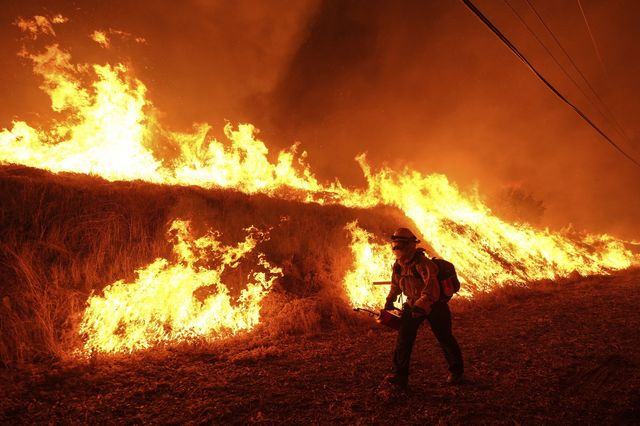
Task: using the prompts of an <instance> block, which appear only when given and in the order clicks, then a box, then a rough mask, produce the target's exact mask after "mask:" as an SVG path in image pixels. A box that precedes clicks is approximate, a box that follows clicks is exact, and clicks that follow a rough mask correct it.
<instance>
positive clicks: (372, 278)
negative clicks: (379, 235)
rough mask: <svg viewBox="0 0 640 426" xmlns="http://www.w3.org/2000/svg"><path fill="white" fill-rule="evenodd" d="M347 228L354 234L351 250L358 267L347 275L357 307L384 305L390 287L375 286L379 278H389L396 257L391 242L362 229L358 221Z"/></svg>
mask: <svg viewBox="0 0 640 426" xmlns="http://www.w3.org/2000/svg"><path fill="white" fill-rule="evenodd" d="M345 229H346V230H347V231H348V232H349V233H350V235H351V253H352V254H353V257H354V262H353V264H354V267H353V268H352V269H351V270H349V271H348V272H347V273H346V275H345V277H344V285H345V289H346V291H347V296H348V297H349V300H350V302H351V305H352V306H353V307H365V308H370V309H376V308H381V307H382V306H383V305H384V301H385V299H386V297H387V294H388V293H389V287H388V286H385V285H374V284H373V283H374V282H376V281H388V280H389V279H390V275H391V265H393V263H394V261H395V258H394V257H393V253H392V252H391V250H390V249H389V247H388V244H384V243H377V242H375V237H374V235H372V234H371V233H369V232H367V231H366V230H364V229H362V228H360V227H359V226H358V223H357V222H351V223H348V224H347V226H346V227H345Z"/></svg>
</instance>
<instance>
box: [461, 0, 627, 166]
mask: <svg viewBox="0 0 640 426" xmlns="http://www.w3.org/2000/svg"><path fill="white" fill-rule="evenodd" d="M462 2H463V3H464V4H465V6H467V8H469V10H471V11H472V12H473V13H474V14H475V15H476V16H477V17H478V18H479V19H480V20H481V21H482V22H483V23H484V24H485V25H486V26H487V27H489V29H490V30H491V31H492V32H493V33H494V34H495V35H496V36H497V37H498V38H499V39H500V40H501V41H502V42H503V43H504V44H505V45H506V46H507V47H508V48H509V49H511V51H512V52H513V53H514V54H515V55H516V56H517V57H518V58H519V59H520V60H521V61H522V62H524V63H525V64H526V65H527V67H529V69H530V70H531V71H532V72H533V73H534V74H535V75H536V76H537V77H538V78H539V79H540V80H541V81H542V82H543V83H544V84H545V85H546V86H547V87H548V88H549V89H550V90H551V91H552V92H553V93H555V94H556V96H558V97H559V98H560V99H561V100H562V101H564V102H565V103H566V104H567V105H569V106H570V107H571V108H572V109H573V110H574V111H575V112H576V113H577V114H578V115H579V116H580V117H581V118H582V119H583V120H584V121H586V122H587V123H588V124H589V125H590V126H591V127H592V128H593V129H594V130H595V131H596V132H598V133H599V134H600V135H601V136H602V137H603V138H604V139H605V140H606V141H607V142H609V143H610V144H611V145H612V146H613V147H614V148H615V149H616V150H618V151H619V152H620V153H621V154H622V155H624V156H625V157H626V158H627V159H628V160H629V161H631V162H632V163H633V164H635V165H636V166H638V167H640V162H638V161H637V160H636V159H635V158H633V157H631V156H630V155H629V154H627V153H626V152H625V151H624V150H623V149H622V148H620V147H619V146H618V145H617V144H616V143H615V142H614V141H613V140H612V139H611V138H610V137H609V136H607V134H606V133H605V132H603V131H602V130H601V129H600V127H598V126H597V125H596V124H595V123H594V122H593V121H591V120H590V119H589V117H587V116H586V115H585V114H584V113H583V112H582V111H581V110H580V109H579V108H578V107H577V106H575V105H574V104H573V103H572V102H571V101H569V100H568V99H567V98H566V97H564V95H562V93H560V92H559V91H558V90H557V89H556V88H555V87H554V86H553V85H552V84H551V83H549V81H548V80H547V79H546V78H544V76H543V75H542V74H540V73H539V72H538V70H537V69H536V68H535V67H534V66H533V65H532V64H531V62H529V60H528V59H527V58H526V57H525V56H524V55H523V54H522V53H521V52H520V51H519V50H518V48H517V47H516V46H515V45H514V44H513V43H511V41H509V39H508V38H507V37H506V36H505V35H504V34H502V32H501V31H500V30H499V29H498V28H497V27H496V26H495V25H493V24H492V23H491V21H490V20H489V19H488V18H487V17H486V16H485V15H484V14H483V13H482V12H481V11H480V9H478V8H477V7H476V6H475V5H474V4H473V3H472V2H471V0H462Z"/></svg>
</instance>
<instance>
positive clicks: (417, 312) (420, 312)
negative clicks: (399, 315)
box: [411, 306, 427, 318]
mask: <svg viewBox="0 0 640 426" xmlns="http://www.w3.org/2000/svg"><path fill="white" fill-rule="evenodd" d="M425 315H427V313H426V312H425V311H424V309H422V308H421V307H419V306H414V307H413V308H411V316H412V317H413V318H420V317H423V316H425Z"/></svg>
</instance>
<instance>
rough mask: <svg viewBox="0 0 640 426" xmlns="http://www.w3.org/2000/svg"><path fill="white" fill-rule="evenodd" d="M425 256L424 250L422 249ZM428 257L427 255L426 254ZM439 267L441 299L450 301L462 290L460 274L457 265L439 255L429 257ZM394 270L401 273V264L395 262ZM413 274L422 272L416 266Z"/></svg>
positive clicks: (417, 274)
mask: <svg viewBox="0 0 640 426" xmlns="http://www.w3.org/2000/svg"><path fill="white" fill-rule="evenodd" d="M422 255H423V256H424V250H423V251H422ZM425 257H426V256H425ZM427 259H429V260H430V261H432V262H433V263H435V264H436V266H437V267H438V283H440V300H442V301H445V302H448V301H449V300H451V297H453V295H454V294H455V293H457V292H458V291H459V290H460V280H459V279H458V274H456V267H455V266H453V263H451V262H449V261H448V260H444V259H440V258H438V257H431V258H427ZM393 270H394V272H396V273H398V274H399V273H400V265H398V263H397V262H396V263H394V265H393ZM413 274H414V276H416V277H420V273H418V270H417V269H416V268H415V267H414V268H413Z"/></svg>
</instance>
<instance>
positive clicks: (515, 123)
mask: <svg viewBox="0 0 640 426" xmlns="http://www.w3.org/2000/svg"><path fill="white" fill-rule="evenodd" d="M478 3H479V5H480V6H481V8H482V9H483V10H485V11H486V12H487V14H488V15H489V16H490V17H491V18H492V19H493V20H494V21H495V22H496V24H497V25H498V26H499V27H500V28H501V29H503V30H504V32H505V33H506V34H507V35H508V36H509V37H510V38H512V40H513V41H514V42H515V43H516V44H517V45H518V46H520V47H521V48H522V50H524V52H525V53H526V54H527V55H529V56H530V58H531V59H532V60H533V62H534V63H535V64H536V65H537V66H539V67H540V68H541V70H542V72H543V74H544V75H546V76H547V77H549V78H550V79H551V81H553V82H554V83H555V84H557V85H558V87H559V88H560V90H561V91H562V92H563V93H565V94H566V95H567V96H569V98H570V99H572V100H575V101H576V103H577V104H578V105H579V106H580V107H581V108H583V109H584V110H585V111H586V112H587V113H588V114H589V115H590V116H593V118H594V119H595V120H596V121H597V122H598V123H599V124H600V125H602V126H603V127H604V128H605V130H606V131H607V132H608V133H610V134H611V135H612V136H613V137H614V138H616V140H619V141H620V144H621V145H622V146H623V147H624V148H625V149H626V150H628V151H629V152H630V153H632V154H635V155H636V157H637V158H640V149H638V148H640V143H639V141H638V138H637V136H636V135H637V132H638V131H639V130H640V129H639V128H633V126H634V125H635V120H634V117H635V115H636V114H637V113H638V112H640V111H638V109H639V106H638V105H637V103H635V102H634V99H636V98H637V95H639V94H640V87H638V85H637V83H636V82H635V80H636V79H635V77H634V75H635V74H634V73H632V72H629V69H627V70H624V69H622V68H629V66H628V65H629V58H638V57H639V56H638V53H640V52H638V46H637V45H636V44H635V43H634V42H633V40H634V39H636V38H635V37H632V35H634V34H636V33H637V32H638V29H637V27H636V26H635V25H633V24H632V21H633V19H631V18H629V15H631V16H635V17H637V16H638V13H640V10H639V8H638V7H637V6H635V5H634V4H632V3H631V2H622V3H624V5H623V4H622V3H621V4H618V5H603V4H599V5H596V4H589V3H587V2H584V3H585V8H586V11H587V13H590V17H591V18H592V19H590V24H591V26H592V28H593V29H594V32H595V33H596V35H598V36H599V37H600V38H599V40H598V41H599V44H600V47H601V48H602V51H603V52H605V53H604V55H603V56H604V59H605V60H606V61H607V63H608V64H609V66H608V68H607V69H608V72H609V74H608V75H603V74H602V70H601V68H600V67H599V65H598V62H597V60H596V57H595V56H594V52H593V48H592V46H591V42H590V40H589V38H588V35H587V34H586V32H585V31H586V30H585V28H584V22H583V21H582V17H581V15H580V12H579V10H578V9H575V10H573V9H572V7H573V5H568V4H558V5H555V6H554V5H551V4H545V5H544V7H539V8H538V9H539V12H540V13H541V14H542V15H543V16H544V17H545V18H547V19H546V22H547V24H548V25H549V26H550V27H551V28H552V29H554V31H555V33H556V36H557V37H558V38H559V39H560V40H561V41H562V42H563V44H564V47H565V49H567V51H569V52H570V53H571V55H572V58H573V60H574V61H575V62H576V63H577V64H578V66H580V68H581V70H582V72H583V73H584V74H585V75H586V76H587V78H589V80H590V83H591V84H592V85H593V86H594V87H595V89H596V90H597V91H598V93H599V95H600V96H601V97H602V98H603V99H604V100H605V101H606V102H607V103H608V104H609V105H610V107H611V109H612V110H613V111H614V113H615V115H616V116H617V118H618V120H619V121H620V122H621V123H622V124H623V126H625V127H626V131H627V133H629V134H630V135H631V136H632V139H633V138H635V142H633V141H632V143H631V144H629V143H626V142H625V141H624V140H621V139H620V137H619V136H618V134H617V133H615V131H614V129H613V128H612V126H610V125H609V123H608V122H607V121H605V120H604V119H603V118H602V117H601V116H599V115H598V111H597V110H596V109H595V108H594V107H593V106H592V105H591V103H589V102H588V101H587V100H585V99H584V97H583V95H582V94H581V93H580V91H579V90H578V89H576V88H575V87H574V86H573V83H572V82H571V81H570V80H569V79H568V78H567V77H566V76H565V75H564V74H563V73H562V72H561V71H560V69H559V68H558V67H557V65H556V64H555V63H553V61H552V60H551V58H550V56H549V54H548V53H547V52H546V51H544V50H543V49H542V48H541V47H540V46H538V45H537V44H536V42H535V39H533V37H532V36H531V34H529V33H528V32H527V30H526V28H525V27H523V26H522V25H521V24H520V22H519V21H517V17H516V16H515V15H513V14H512V12H511V11H510V9H508V8H507V7H506V6H505V5H504V4H503V3H493V4H491V3H488V2H484V3H482V2H478ZM511 3H513V5H514V7H516V9H517V10H519V11H520V13H521V14H522V15H523V17H525V18H526V19H527V20H528V22H530V23H531V25H532V27H533V28H534V29H536V30H537V32H539V33H542V30H544V28H543V27H540V24H539V23H538V24H537V25H538V26H536V25H534V24H535V23H536V21H534V15H533V14H532V12H531V11H530V10H527V8H526V5H525V4H524V3H520V2H511ZM534 3H535V2H534ZM622 6H627V7H622ZM543 40H544V41H545V42H546V43H547V44H549V45H551V46H553V45H552V44H551V43H552V42H553V40H552V39H550V36H548V35H547V36H546V38H544V37H543ZM554 54H555V55H556V56H557V57H558V58H560V61H561V63H562V64H563V65H564V66H565V67H568V66H569V64H568V63H567V60H566V59H564V60H563V58H562V52H561V51H560V50H559V48H557V47H555V50H554ZM632 62H638V60H637V59H633V61H632ZM635 68H637V64H633V67H632V69H635ZM573 74H574V76H575V77H574V78H575V79H579V77H578V76H577V74H576V73H575V71H574V72H573ZM583 85H584V84H583ZM585 90H587V89H585ZM634 95H635V96H634ZM270 102H271V107H270V108H268V111H269V112H270V117H269V118H270V120H271V121H270V123H271V124H270V127H269V130H268V132H269V133H268V136H266V137H265V139H266V140H273V139H276V138H277V137H278V136H280V137H282V136H283V135H284V138H285V139H299V140H301V141H302V142H303V147H304V148H305V149H307V150H308V151H309V153H310V156H309V158H310V161H311V164H312V166H314V167H313V168H314V169H315V170H319V171H320V174H321V176H322V177H326V178H330V177H333V176H340V177H341V179H342V180H346V181H347V182H352V183H358V177H359V175H360V174H359V170H358V169H357V168H356V167H355V166H354V163H352V162H351V158H352V157H353V156H354V155H356V154H357V153H358V152H363V151H367V152H368V158H369V160H370V161H371V162H372V163H373V164H381V163H388V164H390V165H391V166H393V167H396V168H398V167H404V166H409V167H412V168H415V169H418V170H421V171H425V172H441V173H445V174H446V175H447V176H450V177H451V178H452V179H453V180H454V181H456V182H458V183H459V184H461V185H462V186H463V187H465V188H471V187H474V186H475V185H478V186H479V191H480V193H482V194H485V195H486V196H487V198H489V199H490V200H491V199H496V198H499V197H496V195H499V194H500V193H503V192H504V191H505V190H507V189H508V188H509V187H511V186H513V185H514V184H517V185H522V183H523V182H524V183H525V187H526V190H527V191H528V192H531V194H532V197H534V198H535V199H537V200H540V201H541V202H543V203H544V205H545V207H546V209H545V211H544V214H543V216H542V218H541V220H540V224H541V225H547V226H553V227H562V226H566V225H567V224H569V223H573V224H574V225H575V226H576V227H578V228H586V229H588V230H589V231H592V232H594V231H600V232H613V233H615V234H617V235H622V236H625V235H626V236H634V235H637V234H638V233H639V232H640V228H639V227H638V225H637V219H636V218H637V217H638V214H639V213H640V197H638V196H637V195H638V192H637V183H636V182H637V180H638V178H639V177H640V171H639V170H638V169H637V167H635V166H633V165H632V164H631V163H630V162H628V160H626V159H625V158H624V157H622V156H621V155H619V153H617V152H616V151H615V150H614V149H613V148H612V147H611V146H610V145H608V144H607V143H606V142H605V141H604V140H603V139H602V138H601V137H600V136H599V135H597V134H596V132H595V131H594V130H593V129H591V128H590V127H589V126H588V125H587V124H586V123H584V122H583V121H582V120H581V119H580V118H579V117H578V116H577V115H576V114H575V112H574V111H572V110H571V109H570V107H568V106H567V105H565V104H563V103H562V102H561V101H560V100H558V99H557V98H556V97H555V96H554V95H553V94H552V93H551V92H550V91H549V90H548V89H547V88H546V87H544V85H543V84H542V83H541V82H540V81H538V80H537V79H536V78H535V76H534V75H533V74H532V73H531V72H530V71H529V70H528V69H527V68H526V67H525V66H524V65H523V64H522V63H521V62H520V61H519V60H517V58H515V56H514V55H513V54H512V53H511V52H510V51H509V50H508V49H507V48H506V47H505V46H504V45H502V44H501V43H500V42H499V40H498V39H497V38H496V37H495V36H494V35H493V34H491V33H490V32H489V30H488V29H487V28H485V27H484V26H483V25H482V24H481V23H480V21H479V20H477V19H476V18H475V16H473V15H472V14H471V13H470V12H469V11H468V10H467V9H466V8H465V7H464V6H463V5H462V3H460V2H421V1H405V2H384V1H367V2H366V5H365V4H364V2H360V1H348V2H328V1H326V2H323V3H322V5H321V7H320V8H319V10H318V12H317V13H316V14H315V15H314V18H313V19H312V20H311V21H310V25H309V31H308V36H307V38H306V39H305V41H304V42H303V43H301V44H300V49H299V50H298V51H297V52H296V54H295V56H294V59H293V61H292V62H291V65H290V67H289V68H288V70H287V72H286V73H285V74H283V78H282V80H281V81H280V84H279V85H278V86H277V89H276V90H275V91H274V92H273V93H272V94H271V98H270ZM260 127H262V128H263V129H264V128H265V126H264V125H260ZM634 143H635V146H634V145H633V144H634ZM490 200H489V201H490ZM612 218H614V220H612Z"/></svg>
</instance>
